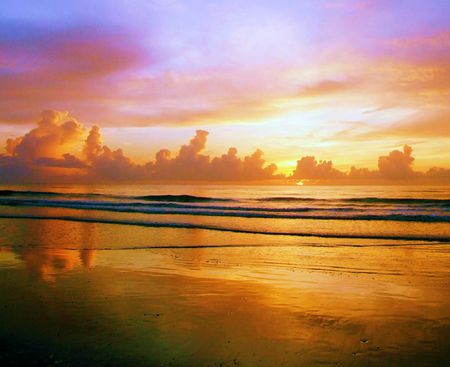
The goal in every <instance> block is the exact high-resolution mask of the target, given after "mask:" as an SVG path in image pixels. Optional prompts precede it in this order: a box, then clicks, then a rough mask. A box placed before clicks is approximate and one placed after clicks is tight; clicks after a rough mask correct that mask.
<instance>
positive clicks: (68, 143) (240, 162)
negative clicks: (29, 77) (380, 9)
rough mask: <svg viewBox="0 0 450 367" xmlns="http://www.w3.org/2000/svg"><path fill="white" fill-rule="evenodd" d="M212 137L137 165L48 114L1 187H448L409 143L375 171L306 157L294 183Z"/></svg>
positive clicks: (11, 158) (7, 159) (65, 118)
mask: <svg viewBox="0 0 450 367" xmlns="http://www.w3.org/2000/svg"><path fill="white" fill-rule="evenodd" d="M208 135H209V133H208V132H207V131H205V130H197V131H196V132H195V135H194V136H193V137H192V139H191V140H190V141H189V142H188V143H187V144H184V145H182V146H181V147H180V149H179V150H178V152H177V153H176V154H175V155H172V153H171V152H170V151H169V150H168V149H161V150H159V151H158V152H157V153H156V155H155V159H154V160H150V161H148V162H147V163H144V164H138V163H136V162H134V161H133V160H132V159H131V158H129V157H128V156H127V155H126V154H125V153H124V152H123V150H122V149H120V148H119V149H115V150H114V149H112V148H110V147H108V146H107V145H105V144H103V139H102V136H101V131H100V128H99V127H98V126H93V127H91V129H90V130H88V129H86V128H85V127H84V126H83V125H82V124H81V123H79V122H78V121H77V120H75V119H74V118H72V117H71V116H69V114H68V113H64V112H58V111H53V110H47V111H44V112H43V113H42V115H41V118H40V119H39V121H38V123H37V127H35V128H33V129H31V130H30V131H29V132H28V133H26V134H24V135H23V136H20V137H18V138H15V139H8V140H7V141H6V147H5V153H4V154H0V180H1V181H2V182H22V183H24V182H102V183H112V182H183V183H185V182H197V181H198V182H253V183H257V182H287V180H305V181H306V182H307V181H309V182H312V183H320V182H327V183H343V184H349V183H385V182H391V183H410V182H418V183H420V182H422V183H423V182H425V181H427V180H428V181H430V182H434V183H436V182H437V183H439V182H449V172H450V170H448V169H444V168H439V167H433V168H431V169H430V170H428V171H427V172H426V173H420V172H416V171H414V170H413V162H414V157H413V155H412V148H411V147H410V146H408V145H405V146H404V147H403V150H393V151H391V152H390V153H389V154H387V155H385V156H380V157H379V158H378V169H377V170H375V171H371V170H368V169H366V168H356V167H352V168H351V170H350V172H348V173H347V172H342V171H340V170H338V169H336V168H335V167H334V166H333V162H332V161H331V160H328V161H326V160H317V159H316V158H315V157H314V156H304V157H302V158H300V159H299V160H298V161H297V166H296V168H295V170H294V172H293V173H292V175H290V176H289V177H286V176H284V175H281V174H277V166H276V165H275V164H274V163H267V162H266V161H265V159H264V158H263V156H264V153H263V151H262V150H260V149H257V150H255V152H253V153H252V154H250V155H248V156H245V157H242V158H241V157H239V156H238V150H237V149H236V148H235V147H231V148H229V149H228V151H227V153H225V154H222V155H220V156H217V157H211V156H209V155H206V154H205V153H204V151H205V148H206V145H207V139H208Z"/></svg>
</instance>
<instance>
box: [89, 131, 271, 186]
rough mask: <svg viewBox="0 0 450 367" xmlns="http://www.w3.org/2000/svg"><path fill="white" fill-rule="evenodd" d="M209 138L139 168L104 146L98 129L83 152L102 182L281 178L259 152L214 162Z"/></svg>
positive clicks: (198, 136) (199, 137) (197, 138)
mask: <svg viewBox="0 0 450 367" xmlns="http://www.w3.org/2000/svg"><path fill="white" fill-rule="evenodd" d="M208 134H209V133H208V132H207V131H204V130H197V131H196V133H195V135H194V137H193V138H192V139H191V140H190V142H189V143H188V144H185V145H182V146H181V148H180V149H179V151H178V154H177V155H176V156H174V157H173V158H172V155H171V152H170V151H169V150H168V149H161V150H159V151H158V152H157V153H156V155H155V160H154V161H153V162H152V161H150V162H147V163H146V164H143V165H139V164H136V163H134V162H132V160H131V159H130V158H128V157H126V156H125V155H124V153H123V151H122V150H121V149H117V150H115V151H113V150H111V149H110V148H109V147H107V146H102V145H101V144H102V143H101V135H100V130H99V128H98V127H97V126H94V127H93V128H92V129H91V131H90V132H89V135H88V137H87V138H86V141H85V145H84V148H83V152H84V155H85V157H86V160H87V161H88V162H89V163H90V174H91V175H93V176H94V177H95V178H96V179H100V180H104V179H107V180H121V181H124V180H125V181H127V180H134V181H262V180H271V179H275V178H279V176H276V175H275V171H276V169H277V168H276V165H275V164H269V165H266V162H265V160H264V159H263V158H262V156H263V152H262V151H261V150H259V149H258V150H256V151H255V152H254V153H253V154H252V155H250V156H247V157H244V159H241V158H239V157H238V156H237V149H236V148H230V149H229V151H228V153H227V154H224V155H222V156H221V157H214V158H212V159H211V157H210V156H208V155H204V154H203V151H204V149H205V147H206V143H207V137H208Z"/></svg>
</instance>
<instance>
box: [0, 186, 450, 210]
mask: <svg viewBox="0 0 450 367" xmlns="http://www.w3.org/2000/svg"><path fill="white" fill-rule="evenodd" d="M11 196H13V197H22V196H23V197H33V196H34V197H48V196H50V197H56V196H58V197H71V198H73V197H93V198H95V197H105V198H116V199H128V200H130V199H135V200H142V201H150V202H168V203H208V202H237V201H242V200H244V201H250V202H252V201H256V202H268V203H270V202H273V203H277V202H280V203H292V202H317V203H320V202H326V203H330V202H334V203H342V202H344V203H366V204H409V205H410V204H419V205H436V206H449V207H450V199H426V198H407V197H397V198H379V197H352V198H333V199H331V198H313V197H297V196H272V197H264V198H256V199H245V198H241V199H239V198H218V197H208V196H194V195H142V196H120V195H110V194H100V193H61V192H53V191H26V190H25V191H21V190H0V197H11Z"/></svg>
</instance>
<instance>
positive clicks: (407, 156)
mask: <svg viewBox="0 0 450 367" xmlns="http://www.w3.org/2000/svg"><path fill="white" fill-rule="evenodd" d="M411 154H412V148H411V147H410V146H409V145H405V146H404V147H403V152H401V151H400V150H393V151H392V152H390V153H389V155H387V156H381V157H379V158H378V171H379V174H380V176H381V177H382V178H387V179H403V180H404V179H408V178H410V177H412V176H414V172H413V170H412V163H413V161H414V158H413V157H412V156H411Z"/></svg>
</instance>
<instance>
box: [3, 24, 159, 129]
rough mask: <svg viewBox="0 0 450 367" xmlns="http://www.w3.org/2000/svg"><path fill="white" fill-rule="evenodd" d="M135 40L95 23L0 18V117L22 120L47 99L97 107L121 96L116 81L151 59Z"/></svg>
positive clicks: (86, 110) (84, 109)
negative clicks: (24, 21)
mask: <svg viewBox="0 0 450 367" xmlns="http://www.w3.org/2000/svg"><path fill="white" fill-rule="evenodd" d="M136 39H137V38H136V37H135V35H134V34H133V33H132V32H129V31H127V30H125V29H119V28H112V27H109V28H108V27H104V26H99V25H86V24H85V25H83V26H72V27H59V28H58V27H46V28H40V27H36V26H30V25H29V24H21V23H20V24H15V23H13V24H9V23H8V24H4V23H0V85H2V88H1V89H0V111H1V112H0V122H9V123H11V122H14V123H26V122H27V121H28V120H29V119H30V118H31V116H33V111H35V110H36V109H40V108H41V106H43V105H44V106H45V105H49V104H52V105H57V106H62V107H63V108H65V109H66V108H70V109H71V110H72V111H75V112H76V113H80V112H81V111H82V112H83V113H89V111H92V110H95V111H97V112H98V111H99V110H101V106H102V105H104V103H105V101H108V103H111V102H112V101H114V100H117V99H120V92H119V88H118V87H117V86H118V84H120V83H121V82H122V81H123V79H124V78H125V77H126V75H127V74H129V73H130V72H132V71H134V70H138V69H142V68H143V67H144V66H148V65H153V63H154V59H155V57H154V55H153V54H151V55H150V51H147V50H146V49H145V48H144V47H143V46H141V45H140V44H139V43H138V42H137V41H136ZM81 107H82V108H81ZM99 107H100V108H99ZM17 111H20V112H19V113H18V112H17Z"/></svg>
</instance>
